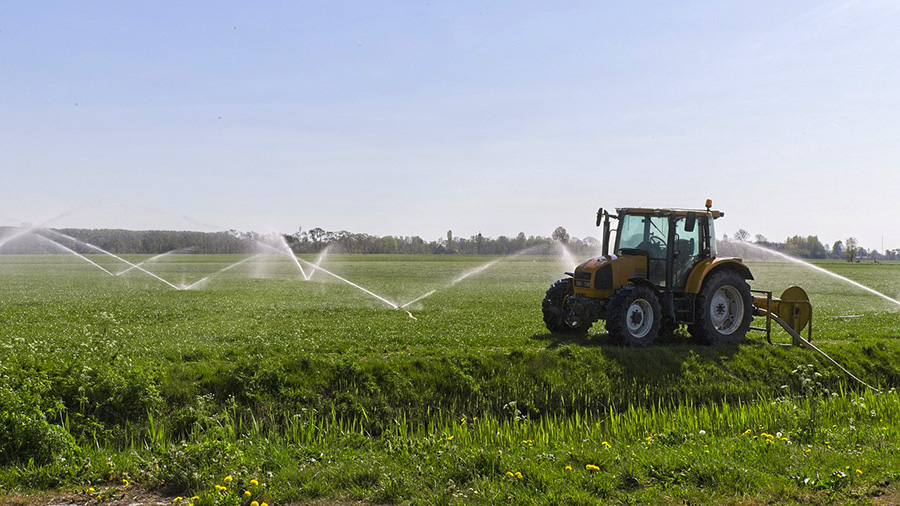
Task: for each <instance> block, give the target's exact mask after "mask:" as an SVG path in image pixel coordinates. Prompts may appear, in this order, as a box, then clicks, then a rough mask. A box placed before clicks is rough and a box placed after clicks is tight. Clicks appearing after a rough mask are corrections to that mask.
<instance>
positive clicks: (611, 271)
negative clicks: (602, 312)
mask: <svg viewBox="0 0 900 506" xmlns="http://www.w3.org/2000/svg"><path fill="white" fill-rule="evenodd" d="M635 276H636V277H642V278H645V277H647V257H646V256H643V255H604V256H599V257H595V258H591V259H590V260H588V261H586V262H584V263H582V264H581V265H579V266H578V267H576V268H575V274H574V278H575V280H574V285H575V293H580V294H583V295H587V296H589V297H595V298H596V297H604V298H607V297H610V296H611V295H612V292H614V291H615V290H616V289H618V288H619V287H622V286H624V285H625V284H626V283H627V282H628V279H629V278H632V277H635Z"/></svg>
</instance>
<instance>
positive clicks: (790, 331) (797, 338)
mask: <svg viewBox="0 0 900 506" xmlns="http://www.w3.org/2000/svg"><path fill="white" fill-rule="evenodd" d="M769 315H770V316H771V317H772V319H773V320H775V322H776V323H778V324H779V325H781V327H782V328H783V329H784V330H785V331H787V333H788V334H790V335H791V337H793V338H794V342H795V343H800V344H801V345H803V346H805V347H806V348H809V349H810V350H812V351H814V352H816V353H818V354H819V355H822V356H823V357H825V358H826V359H828V361H829V362H831V363H832V364H834V366H835V367H837V368H838V369H840V370H842V371H844V373H845V374H846V375H847V376H850V377H851V378H852V379H853V380H855V381H856V382H857V383H859V384H860V385H863V386H865V387H867V388H869V389H871V390H872V391H873V392H876V393H881V390H878V389H877V388H875V387H873V386H872V385H870V384H868V383H866V382H865V381H863V380H861V379H859V378H857V377H856V376H854V375H853V374H852V373H851V372H850V371H848V370H847V369H845V368H844V366H842V365H841V364H839V363H837V361H836V360H835V359H833V358H831V357H829V356H828V355H827V354H826V353H825V352H824V351H822V350H820V349H818V348H816V347H815V346H814V345H813V344H812V343H811V342H809V341H807V340H806V339H803V336H801V335H800V334H799V333H798V332H796V331H794V329H792V328H791V327H790V326H788V324H787V323H785V321H784V320H782V319H781V318H779V317H778V316H777V315H775V314H772V313H769Z"/></svg>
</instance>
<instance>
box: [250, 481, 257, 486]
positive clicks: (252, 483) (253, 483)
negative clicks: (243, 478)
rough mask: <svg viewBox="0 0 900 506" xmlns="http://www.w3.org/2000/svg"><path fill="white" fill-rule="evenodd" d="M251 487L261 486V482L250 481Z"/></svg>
mask: <svg viewBox="0 0 900 506" xmlns="http://www.w3.org/2000/svg"><path fill="white" fill-rule="evenodd" d="M250 485H252V486H254V487H255V486H257V485H259V482H258V481H256V480H250Z"/></svg>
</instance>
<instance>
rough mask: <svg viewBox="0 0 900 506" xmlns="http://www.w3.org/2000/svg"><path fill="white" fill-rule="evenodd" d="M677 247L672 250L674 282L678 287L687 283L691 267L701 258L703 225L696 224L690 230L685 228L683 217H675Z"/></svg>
mask: <svg viewBox="0 0 900 506" xmlns="http://www.w3.org/2000/svg"><path fill="white" fill-rule="evenodd" d="M674 221H675V245H674V246H675V247H674V251H673V252H672V256H673V258H672V266H673V268H674V270H675V273H674V274H675V275H674V283H675V286H676V287H679V288H680V287H683V286H684V285H685V284H686V283H687V278H688V275H689V274H690V273H691V269H693V268H694V265H696V264H697V262H698V261H699V260H700V258H701V256H702V254H701V249H702V248H701V246H702V243H701V237H700V233H701V230H702V228H703V227H700V226H695V227H694V230H692V231H690V232H688V231H687V230H685V222H686V221H687V220H685V219H684V218H683V217H678V218H675V220H674Z"/></svg>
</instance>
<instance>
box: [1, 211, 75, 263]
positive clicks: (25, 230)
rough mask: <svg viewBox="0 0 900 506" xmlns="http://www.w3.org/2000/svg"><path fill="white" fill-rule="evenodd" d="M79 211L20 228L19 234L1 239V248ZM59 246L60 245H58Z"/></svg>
mask: <svg viewBox="0 0 900 506" xmlns="http://www.w3.org/2000/svg"><path fill="white" fill-rule="evenodd" d="M78 209H79V208H75V209H70V210H68V211H66V212H64V213H60V214H57V215H56V216H54V217H52V218H50V219H49V220H46V221H44V222H42V223H41V224H40V225H30V226H28V227H20V228H19V230H18V231H17V232H15V233H12V234H10V235H9V236H8V237H0V248H2V247H3V245H4V244H6V243H8V242H9V241H12V240H13V239H15V238H17V237H22V236H23V235H25V234H28V233H31V232H34V231H35V230H39V229H43V228H44V227H46V226H47V225H49V224H50V223H53V222H54V221H56V220H58V219H60V218H64V217H66V216H68V215H70V214H72V213H74V212H75V211H77V210H78ZM57 244H59V243H57ZM60 246H62V245H61V244H60ZM73 253H74V252H73Z"/></svg>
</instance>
